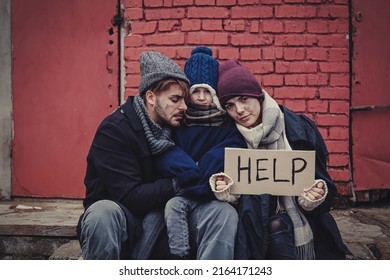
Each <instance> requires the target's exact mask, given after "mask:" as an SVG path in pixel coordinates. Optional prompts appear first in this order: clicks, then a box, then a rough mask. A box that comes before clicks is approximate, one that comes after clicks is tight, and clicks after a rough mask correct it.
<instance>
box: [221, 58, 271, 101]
mask: <svg viewBox="0 0 390 280" xmlns="http://www.w3.org/2000/svg"><path fill="white" fill-rule="evenodd" d="M217 89H218V90H217V94H218V98H219V101H220V103H221V105H222V107H225V104H226V102H227V101H228V100H229V99H230V98H233V97H236V96H250V97H255V98H259V99H260V100H263V99H264V93H263V91H262V90H261V86H260V83H259V82H258V81H257V80H256V77H255V76H254V75H253V74H252V72H251V71H249V70H248V69H247V68H245V67H244V66H242V65H241V64H240V63H239V62H238V61H237V60H235V59H229V60H228V61H226V62H224V63H222V64H220V65H219V78H218V86H217Z"/></svg>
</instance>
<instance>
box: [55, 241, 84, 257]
mask: <svg viewBox="0 0 390 280" xmlns="http://www.w3.org/2000/svg"><path fill="white" fill-rule="evenodd" d="M82 259H83V257H82V256H81V248H80V244H79V241H78V240H71V241H69V242H67V243H65V244H63V245H61V246H60V247H59V248H58V249H57V250H55V251H54V253H53V254H52V255H51V256H50V257H49V260H82Z"/></svg>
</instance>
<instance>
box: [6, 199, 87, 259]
mask: <svg viewBox="0 0 390 280" xmlns="http://www.w3.org/2000/svg"><path fill="white" fill-rule="evenodd" d="M82 212H83V206H82V201H81V200H72V199H23V198H18V199H13V200H7V201H0V259H49V258H50V257H51V256H52V255H53V254H54V253H55V252H57V250H58V249H60V248H62V245H65V244H67V243H69V242H72V241H77V232H76V226H77V222H78V219H79V217H80V215H81V213H82ZM73 243H75V242H72V244H73ZM77 244H78V243H77ZM60 252H61V251H60ZM74 255H77V253H76V252H75V253H74ZM74 255H73V254H72V255H71V256H70V257H69V259H71V258H72V259H73V258H74ZM80 255H81V254H79V256H80Z"/></svg>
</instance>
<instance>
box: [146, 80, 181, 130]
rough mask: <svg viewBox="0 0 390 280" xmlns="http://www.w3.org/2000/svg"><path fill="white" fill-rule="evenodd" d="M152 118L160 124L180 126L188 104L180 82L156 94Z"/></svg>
mask: <svg viewBox="0 0 390 280" xmlns="http://www.w3.org/2000/svg"><path fill="white" fill-rule="evenodd" d="M154 97H155V102H154V106H153V107H152V112H150V113H151V118H152V119H153V120H154V121H155V122H156V123H158V124H160V125H169V126H173V127H177V126H180V122H181V120H182V119H183V118H184V112H185V110H187V106H186V104H185V102H184V92H183V91H182V89H181V88H180V86H179V85H178V84H172V85H171V86H170V87H169V88H168V89H167V90H166V91H163V92H161V93H160V94H159V95H154Z"/></svg>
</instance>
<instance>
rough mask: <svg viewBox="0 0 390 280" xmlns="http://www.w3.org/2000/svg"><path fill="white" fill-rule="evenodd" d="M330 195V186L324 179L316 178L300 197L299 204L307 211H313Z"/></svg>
mask: <svg viewBox="0 0 390 280" xmlns="http://www.w3.org/2000/svg"><path fill="white" fill-rule="evenodd" d="M327 195H328V187H327V186H326V183H325V181H324V180H321V179H318V180H315V182H314V184H313V185H312V186H311V187H310V188H307V189H305V190H304V191H303V193H302V194H301V195H300V196H299V197H298V203H299V205H300V206H301V207H302V208H303V209H305V210H306V211H312V210H314V209H315V208H316V207H318V206H319V205H320V204H321V203H323V202H324V200H325V197H326V196H327Z"/></svg>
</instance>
